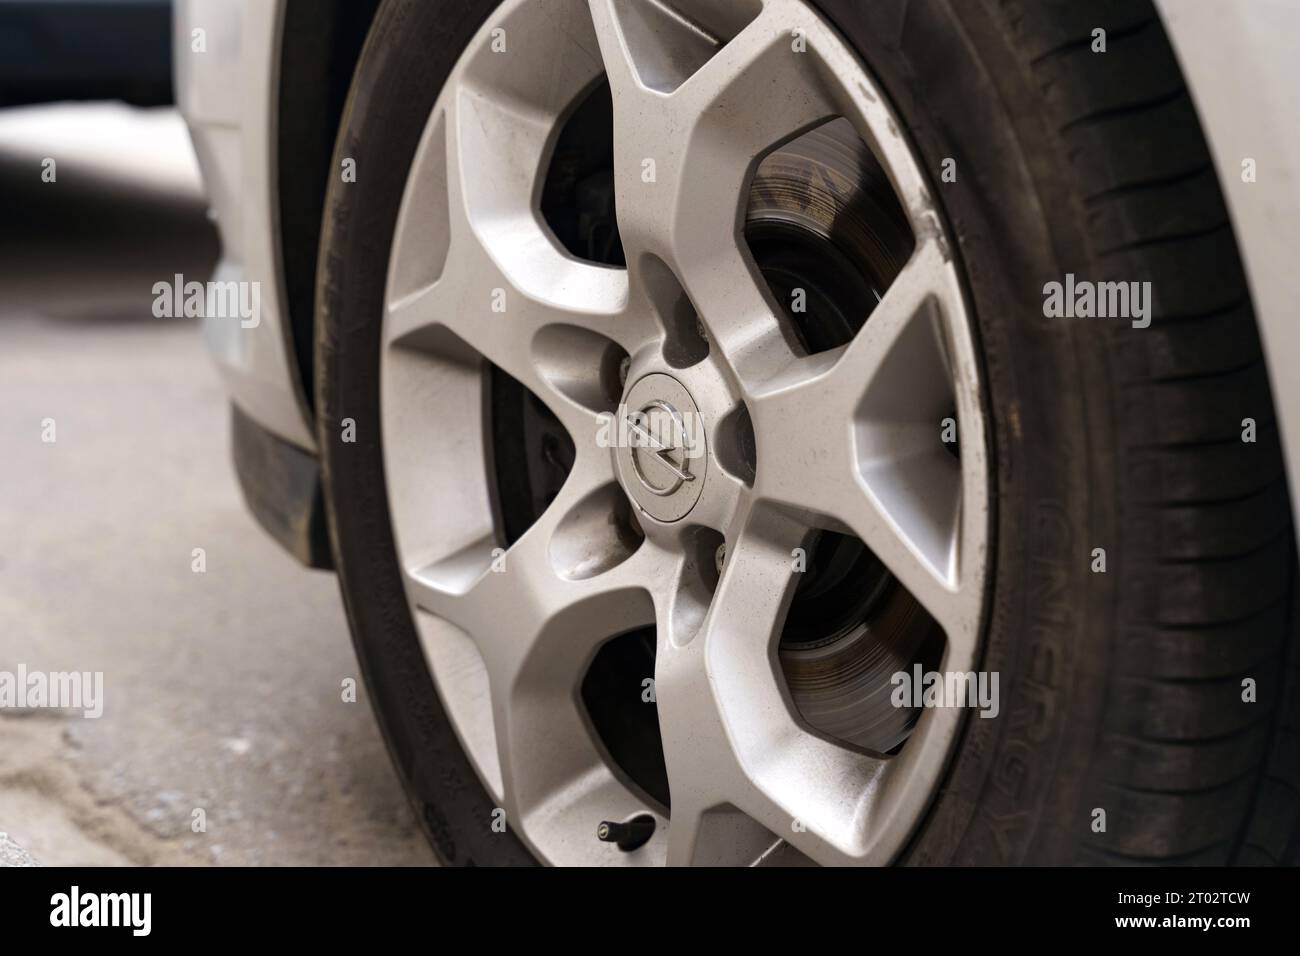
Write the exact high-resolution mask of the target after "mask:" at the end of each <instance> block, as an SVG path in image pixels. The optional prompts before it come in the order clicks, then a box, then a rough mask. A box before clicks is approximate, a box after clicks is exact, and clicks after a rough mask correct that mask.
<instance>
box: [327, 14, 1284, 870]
mask: <svg viewBox="0 0 1300 956" xmlns="http://www.w3.org/2000/svg"><path fill="white" fill-rule="evenodd" d="M1077 8H1078V5H1077V4H1076V5H1071V4H1036V5H1032V6H1031V7H1028V8H1021V6H1020V5H1015V4H1011V5H1008V4H996V3H992V2H989V3H956V2H940V0H935V2H931V3H912V4H906V3H897V4H895V3H875V4H860V3H854V2H850V0H814V2H808V0H744V2H729V3H720V2H713V0H680V2H677V3H673V4H671V5H669V4H662V3H650V2H639V0H592V2H590V3H588V2H586V0H506V2H503V3H497V2H490V0H455V2H450V0H448V2H443V3H438V4H429V3H423V2H415V0H387V2H386V3H385V4H384V6H383V7H382V9H381V10H380V12H379V14H378V18H377V20H376V22H375V24H374V26H373V28H372V31H371V35H370V37H369V39H368V41H367V44H366V49H365V51H364V52H363V55H362V58H361V62H360V65H359V67H358V71H357V75H356V77H355V79H354V82H353V87H352V91H351V94H350V97H349V100H348V105H347V107H346V110H345V115H344V120H343V126H342V130H341V133H340V136H339V142H338V147H337V150H336V154H335V157H334V167H333V168H334V169H335V170H341V169H351V170H352V171H353V172H354V173H355V175H349V176H337V177H335V180H334V181H333V182H332V184H331V187H330V190H329V195H328V198H327V203H326V218H325V224H324V230H323V237H322V249H321V258H320V267H319V269H318V274H319V294H318V296H317V300H318V303H319V315H318V320H317V326H318V342H317V358H318V361H317V369H318V382H317V408H318V417H319V436H318V437H319V443H320V448H321V454H322V461H323V466H324V467H323V473H324V477H325V497H326V506H327V510H328V513H329V517H330V523H331V534H332V543H333V549H334V554H335V561H336V566H337V568H338V570H339V575H340V581H341V585H342V590H343V595H344V599H345V602H346V604H347V608H348V613H349V618H350V621H351V625H352V630H353V635H354V639H355V643H356V647H357V651H358V656H359V659H360V661H361V665H362V669H363V672H364V674H365V677H366V685H367V688H368V690H369V694H370V697H371V700H372V702H373V704H374V707H375V711H376V713H377V715H378V717H379V721H380V724H381V726H382V728H383V730H384V733H385V736H386V739H387V741H388V744H389V746H390V749H391V751H392V753H393V756H394V761H395V764H396V766H397V769H398V771H399V774H400V775H401V777H402V779H403V782H404V784H405V786H406V788H407V790H408V792H409V793H410V795H411V797H412V800H413V801H414V803H415V805H416V807H417V810H418V812H419V814H420V817H421V819H422V821H423V823H424V825H425V827H426V830H427V832H428V833H429V836H430V838H431V840H432V842H433V845H434V847H435V849H436V850H437V851H438V853H439V855H440V857H441V858H442V859H443V860H444V861H445V862H449V863H469V862H474V863H512V862H529V861H541V862H546V863H553V864H616V863H626V864H633V865H636V864H655V863H669V864H688V863H694V864H752V863H756V862H760V863H807V862H814V863H823V864H845V863H867V864H881V863H888V862H897V861H909V862H921V863H934V862H982V863H988V862H1034V863H1065V862H1107V863H1109V862H1126V861H1133V860H1149V861H1189V862H1228V861H1236V860H1241V861H1256V860H1277V859H1280V858H1281V857H1282V855H1283V854H1284V853H1285V851H1286V847H1287V846H1288V843H1289V841H1290V840H1291V838H1292V834H1293V833H1294V828H1295V818H1296V801H1295V799H1294V790H1291V789H1288V784H1287V783H1286V782H1285V779H1284V776H1285V772H1286V771H1285V767H1286V766H1288V764H1287V762H1286V760H1285V753H1286V752H1287V748H1290V752H1291V753H1294V748H1295V746H1296V740H1297V737H1296V734H1295V727H1296V719H1295V716H1294V712H1295V699H1294V698H1295V694H1294V686H1293V685H1294V676H1292V677H1291V678H1290V680H1289V684H1290V686H1291V693H1290V694H1289V696H1288V693H1287V687H1288V678H1287V675H1288V674H1290V675H1294V660H1295V657H1294V654H1292V653H1291V650H1292V648H1291V646H1290V645H1291V635H1292V634H1293V631H1294V629H1293V627H1292V623H1291V601H1290V598H1291V590H1290V589H1291V582H1292V579H1293V574H1294V569H1293V542H1292V537H1291V532H1290V527H1291V518H1290V510H1289V504H1288V499H1287V494H1286V487H1285V483H1284V479H1283V475H1282V470H1281V464H1280V455H1279V449H1278V442H1277V436H1276V430H1275V428H1274V426H1273V413H1272V408H1271V404H1270V398H1269V393H1268V383H1267V378H1266V375H1265V372H1264V367H1263V364H1262V361H1261V357H1260V351H1259V343H1258V339H1257V337H1256V333H1255V329H1254V320H1253V316H1252V314H1251V311H1250V301H1249V296H1248V294H1247V292H1246V285H1245V281H1244V278H1243V276H1242V272H1241V267H1240V263H1239V260H1238V257H1237V253H1236V248H1235V244H1234V240H1233V236H1232V231H1231V227H1230V225H1229V224H1228V221H1227V217H1226V214H1225V212H1224V208H1223V203H1222V199H1221V196H1220V194H1219V189H1218V185H1217V182H1216V180H1215V176H1214V172H1213V169H1212V167H1211V166H1210V164H1209V160H1208V154H1207V151H1206V147H1205V144H1204V142H1203V140H1202V137H1201V134H1200V130H1199V126H1198V124H1197V121H1196V117H1195V113H1194V110H1193V109H1192V106H1191V103H1190V101H1189V99H1188V97H1187V94H1186V91H1185V89H1184V88H1183V85H1182V81H1181V77H1180V75H1179V73H1178V69H1177V65H1176V62H1175V61H1174V58H1173V55H1172V53H1171V51H1170V50H1169V46H1168V42H1167V40H1166V38H1165V36H1164V34H1163V31H1162V30H1161V27H1160V24H1159V22H1158V20H1157V18H1156V16H1155V14H1154V11H1153V10H1152V9H1151V8H1150V6H1149V5H1148V4H1146V3H1123V4H1119V3H1117V4H1109V5H1107V4H1103V5H1101V6H1100V7H1096V8H1093V7H1089V8H1088V12H1087V13H1084V12H1081V11H1080V10H1079V9H1077ZM1096 28H1101V29H1103V30H1104V31H1107V32H1106V33H1105V40H1104V44H1103V45H1104V50H1105V52H1104V53H1103V52H1094V48H1095V47H1096V45H1097V44H1096V35H1095V34H1094V32H1093V31H1094V29H1096ZM349 161H350V162H349ZM1067 277H1069V278H1067ZM1076 279H1078V280H1080V281H1084V282H1124V283H1128V282H1136V283H1138V286H1137V289H1138V290H1141V289H1142V288H1146V289H1149V290H1150V293H1149V296H1148V298H1147V300H1146V301H1147V304H1148V305H1149V306H1151V308H1150V310H1149V311H1148V312H1147V313H1146V314H1145V316H1144V315H1143V314H1142V307H1141V306H1140V305H1138V301H1139V300H1138V298H1137V296H1138V295H1139V294H1140V292H1135V293H1134V296H1135V297H1134V299H1133V300H1132V303H1131V304H1132V305H1133V306H1134V308H1133V309H1132V310H1130V311H1131V313H1132V314H1128V313H1126V314H1124V315H1122V316H1112V317H1109V318H1096V317H1091V316H1088V317H1085V316H1082V315H1078V314H1076V313H1073V312H1072V313H1071V316H1070V317H1068V318H1067V317H1065V316H1057V315H1055V314H1054V313H1053V312H1052V310H1051V308H1050V307H1049V305H1047V304H1046V303H1045V293H1046V292H1047V290H1048V289H1049V288H1051V285H1050V284H1051V283H1053V282H1057V283H1066V282H1067V281H1068V282H1069V283H1071V286H1072V285H1073V283H1074V282H1075V280H1076ZM1144 282H1146V283H1150V285H1149V286H1146V287H1143V286H1142V283H1144ZM1126 288H1127V286H1126ZM1148 319H1149V321H1147V320H1148ZM1246 420H1250V421H1252V422H1254V426H1255V427H1254V429H1253V430H1252V431H1251V434H1250V439H1251V440H1242V439H1243V434H1244V431H1243V430H1244V429H1245V428H1246V424H1245V422H1246ZM933 679H937V680H938V681H939V685H938V686H939V688H940V690H942V689H943V688H944V687H947V688H948V689H949V690H952V689H953V688H955V689H956V691H957V695H956V696H953V695H950V696H949V698H945V697H944V696H943V694H941V693H940V694H939V695H938V696H937V697H936V698H934V699H931V698H928V697H927V696H926V695H925V694H924V693H922V691H923V689H924V688H925V687H931V688H932V687H934V686H935V685H934V683H933ZM957 697H959V698H960V699H957ZM935 703H938V704H940V705H941V706H928V705H932V704H935ZM943 705H946V706H943ZM1278 768H1282V769H1278Z"/></svg>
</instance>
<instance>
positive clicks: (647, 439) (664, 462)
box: [627, 400, 695, 497]
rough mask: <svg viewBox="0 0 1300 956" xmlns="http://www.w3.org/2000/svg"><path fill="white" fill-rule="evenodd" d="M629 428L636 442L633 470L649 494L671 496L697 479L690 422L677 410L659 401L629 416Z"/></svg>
mask: <svg viewBox="0 0 1300 956" xmlns="http://www.w3.org/2000/svg"><path fill="white" fill-rule="evenodd" d="M627 426H628V430H629V432H630V433H631V434H632V435H633V437H634V438H635V440H636V443H635V446H634V447H633V450H632V467H633V469H634V470H635V471H636V476H637V478H638V479H639V480H640V482H641V485H642V486H643V487H644V488H645V490H646V491H648V492H650V494H652V495H658V496H660V497H667V496H669V495H671V494H674V493H676V491H677V489H679V488H680V487H681V486H682V485H684V484H685V483H686V482H688V481H694V480H695V475H693V474H691V470H690V467H691V463H690V456H689V455H688V452H689V448H688V447H687V444H686V422H685V421H684V420H683V419H682V415H681V413H680V412H678V411H677V409H675V408H673V407H672V406H671V405H669V404H668V403H667V402H665V401H660V400H655V401H653V402H650V403H649V404H648V405H646V406H645V407H643V408H642V409H641V410H640V412H639V413H638V414H636V415H629V416H628V418H627Z"/></svg>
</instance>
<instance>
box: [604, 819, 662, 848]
mask: <svg viewBox="0 0 1300 956" xmlns="http://www.w3.org/2000/svg"><path fill="white" fill-rule="evenodd" d="M654 832H655V818H654V817H652V816H649V815H647V814H642V815H641V816H639V817H633V818H632V819H631V820H628V821H627V822H626V823H613V822H611V821H609V820H602V821H601V822H600V825H599V826H598V827H596V839H597V840H599V841H600V842H601V843H617V844H618V848H619V849H620V850H622V851H623V852H624V853H631V852H632V851H633V850H637V849H640V848H641V847H643V846H645V845H646V843H648V842H649V841H650V837H652V836H654Z"/></svg>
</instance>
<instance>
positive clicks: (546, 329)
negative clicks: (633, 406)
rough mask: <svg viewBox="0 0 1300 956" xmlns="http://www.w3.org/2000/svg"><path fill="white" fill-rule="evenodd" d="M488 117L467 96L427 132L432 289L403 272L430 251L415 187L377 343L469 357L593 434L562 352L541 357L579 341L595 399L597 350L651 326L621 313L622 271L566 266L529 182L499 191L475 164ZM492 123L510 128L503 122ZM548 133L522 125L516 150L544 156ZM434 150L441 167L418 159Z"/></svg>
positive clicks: (485, 145)
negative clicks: (440, 249)
mask: <svg viewBox="0 0 1300 956" xmlns="http://www.w3.org/2000/svg"><path fill="white" fill-rule="evenodd" d="M493 109H494V107H493V106H492V105H491V102H490V101H488V100H485V99H483V98H482V97H480V96H479V95H478V94H476V93H474V92H472V91H469V90H467V91H463V92H462V93H461V94H460V95H459V96H456V97H450V98H449V102H448V103H447V105H446V106H445V107H444V110H443V114H442V116H441V118H440V119H438V120H437V121H435V122H434V123H431V124H430V131H429V132H428V133H426V136H425V139H424V141H422V144H421V150H420V153H419V154H418V155H417V158H416V162H415V167H414V168H415V169H417V170H421V171H422V175H424V176H426V177H427V178H429V179H430V180H432V181H433V187H431V188H443V189H445V192H446V217H447V227H448V228H447V234H448V237H449V238H448V240H447V250H446V254H445V265H444V266H443V268H442V269H441V270H440V273H439V275H438V277H437V278H436V279H435V280H434V281H432V282H429V283H421V282H419V281H418V280H419V277H421V276H422V275H423V274H424V273H422V272H421V271H420V269H418V268H415V267H412V266H411V265H410V263H411V262H412V261H415V262H419V261H421V260H422V258H423V257H426V256H428V255H429V250H428V242H427V234H426V232H425V231H424V230H423V229H422V228H421V226H422V223H421V222H420V221H419V217H420V216H421V215H422V214H424V213H425V212H426V210H423V209H421V208H419V203H418V201H417V200H416V199H413V198H412V197H413V196H418V192H417V191H416V190H412V191H411V192H410V193H409V194H408V197H407V201H406V203H405V204H404V208H403V214H402V217H401V219H400V220H399V225H398V232H397V237H396V239H395V241H394V248H393V262H392V265H391V268H390V280H389V298H388V306H387V314H386V317H385V324H384V340H385V342H386V344H387V345H388V346H389V347H396V348H404V349H413V350H416V351H426V352H431V353H438V354H441V355H443V356H444V357H449V358H452V359H454V360H460V361H464V362H472V361H473V360H474V355H475V353H477V355H479V356H482V357H484V358H486V359H488V360H489V361H491V362H492V363H493V364H494V365H496V366H497V367H498V368H501V369H502V370H504V371H505V372H507V373H508V374H509V375H511V376H512V377H513V378H515V379H516V380H518V381H520V382H521V383H523V384H524V385H525V386H526V387H527V388H528V389H529V390H531V391H532V392H533V393H534V394H536V395H538V396H539V397H540V398H541V399H542V400H543V401H544V402H545V403H546V404H547V405H548V406H549V407H550V408H551V410H552V411H553V412H555V413H556V414H557V415H558V416H559V417H560V418H561V420H564V421H565V424H566V425H569V426H571V431H572V430H574V429H580V430H581V431H582V433H583V434H584V435H585V434H586V433H587V431H588V430H589V429H591V428H592V427H594V426H593V423H592V422H591V421H590V419H589V418H588V417H587V416H585V415H584V414H583V412H582V410H577V409H574V408H572V407H571V406H573V405H574V402H573V398H574V389H572V388H568V389H566V388H563V387H557V385H562V384H563V380H564V379H566V378H567V377H568V376H569V374H570V370H569V368H567V367H566V363H565V361H563V356H561V357H560V358H561V360H560V361H558V362H554V361H552V363H551V364H552V365H555V366H557V367H553V368H548V367H547V363H548V361H550V360H553V359H555V358H556V356H555V353H556V352H557V351H559V352H564V351H572V350H571V349H566V348H565V345H566V344H567V343H568V342H576V343H578V344H579V345H580V346H581V347H582V348H583V349H585V351H587V352H591V353H592V355H593V357H592V360H591V361H589V362H587V363H586V364H588V365H591V366H592V367H590V368H589V369H588V370H587V371H588V372H589V377H590V379H591V382H590V383H588V387H587V390H588V391H593V390H594V389H595V388H596V387H597V385H598V384H599V383H598V382H597V381H596V380H597V378H598V376H599V373H600V361H599V352H600V349H601V348H602V343H615V344H616V345H617V346H618V347H621V348H622V349H623V350H624V351H626V352H633V351H635V350H637V349H639V348H641V347H642V346H643V345H644V344H645V342H647V341H648V340H650V338H652V337H653V335H654V334H655V330H654V327H653V325H652V324H651V323H650V322H649V321H648V320H642V319H641V318H639V317H638V315H637V314H634V313H631V312H629V311H628V309H627V276H626V274H625V273H624V272H623V271H621V270H617V269H609V268H605V267H602V266H598V265H594V264H591V263H587V262H581V261H578V260H576V259H574V258H573V257H572V256H570V255H568V254H567V253H565V252H563V251H562V250H561V249H559V248H558V246H557V245H556V243H555V240H554V239H553V238H552V237H551V236H550V235H549V234H547V233H546V232H545V231H544V230H543V228H542V227H541V225H540V224H539V222H538V220H537V218H536V217H535V216H534V215H533V213H532V207H531V202H532V196H533V186H532V178H531V177H527V176H525V175H524V171H523V170H519V171H518V176H516V177H515V178H514V179H511V178H510V177H507V178H506V181H505V182H504V183H502V182H500V181H498V180H496V179H493V178H491V177H487V176H485V172H484V170H483V169H481V168H479V167H480V165H481V164H479V163H478V162H476V159H475V157H477V156H481V155H482V154H483V153H484V151H491V150H494V149H499V146H497V145H496V144H494V140H493V133H492V128H493V126H492V122H491V121H490V118H491V117H492V116H493ZM496 121H497V122H500V123H507V122H510V120H509V119H508V118H504V117H497V120H496ZM546 132H547V127H546V126H545V125H544V124H537V125H536V126H533V125H529V124H524V126H523V129H522V131H517V139H516V140H514V141H512V142H514V144H515V146H516V148H518V149H519V150H520V152H521V153H523V154H527V153H529V152H530V150H536V151H537V153H538V155H541V152H542V150H543V149H544V146H545V137H546ZM439 151H441V152H442V153H443V154H444V156H443V162H442V163H441V164H440V163H439V162H438V161H437V160H438V158H437V157H436V156H431V155H425V153H426V152H430V153H438V152H439ZM410 277H414V278H410ZM404 280H405V281H404ZM546 335H550V336H551V337H550V338H549V339H548V338H545V337H544V336H546ZM583 336H585V338H584V337H583ZM548 343H550V344H549V345H548ZM580 358H582V359H586V358H587V356H586V355H580ZM587 404H588V405H591V404H593V403H591V402H589V403H587ZM597 404H605V399H604V398H602V401H601V402H599V403H597ZM597 410H599V409H597ZM585 411H588V412H590V411H593V409H591V408H590V407H589V408H587V409H586V410H585ZM575 413H576V414H575ZM575 440H577V436H576V435H575Z"/></svg>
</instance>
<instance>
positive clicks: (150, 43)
mask: <svg viewBox="0 0 1300 956" xmlns="http://www.w3.org/2000/svg"><path fill="white" fill-rule="evenodd" d="M171 21H172V4H171V0H0V106H20V105H26V104H30V103H50V102H54V101H57V100H123V101H125V102H127V103H130V104H132V105H135V106H165V105H167V104H169V103H171V102H172V56H171V35H172V33H171V27H172V22H171Z"/></svg>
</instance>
